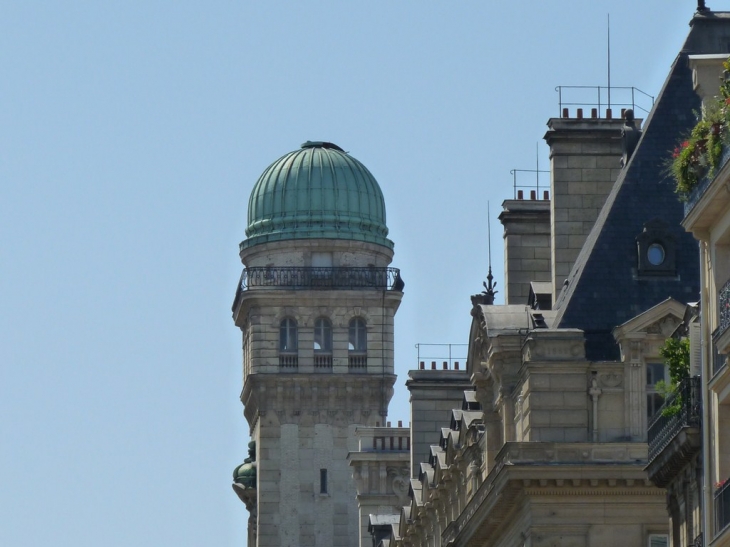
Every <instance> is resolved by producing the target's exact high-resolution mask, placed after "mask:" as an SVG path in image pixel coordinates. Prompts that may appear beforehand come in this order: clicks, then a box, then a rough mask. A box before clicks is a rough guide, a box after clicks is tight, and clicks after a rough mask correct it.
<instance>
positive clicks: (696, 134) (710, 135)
mask: <svg viewBox="0 0 730 547" xmlns="http://www.w3.org/2000/svg"><path fill="white" fill-rule="evenodd" d="M723 67H724V69H725V72H724V74H723V78H722V83H721V85H720V95H719V96H718V97H716V100H715V101H714V102H712V103H710V104H708V105H706V106H705V112H704V116H702V117H701V119H698V121H697V124H696V125H695V126H694V127H693V128H692V131H691V132H690V134H689V136H688V137H686V138H685V139H683V140H682V142H681V143H680V144H679V145H677V146H675V147H674V150H673V151H672V159H671V162H670V163H669V171H670V173H671V174H672V176H673V177H674V180H675V182H676V192H677V193H678V194H679V195H680V196H681V199H683V200H686V199H687V197H688V195H689V194H690V192H692V190H694V188H695V187H696V186H697V183H698V182H699V181H700V180H701V179H702V178H703V177H704V176H712V175H713V173H714V172H715V170H716V169H717V168H718V167H719V166H720V159H721V158H722V152H723V149H724V147H725V145H726V144H728V143H729V142H730V134H729V133H730V131H728V127H729V126H730V59H728V60H726V61H725V62H724V63H723ZM698 118H700V116H698Z"/></svg>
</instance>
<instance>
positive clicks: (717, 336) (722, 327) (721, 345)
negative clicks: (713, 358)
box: [712, 279, 730, 353]
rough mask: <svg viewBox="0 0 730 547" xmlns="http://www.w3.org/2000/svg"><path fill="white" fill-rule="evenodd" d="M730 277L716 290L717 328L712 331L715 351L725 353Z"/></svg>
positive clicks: (729, 335) (729, 338)
mask: <svg viewBox="0 0 730 547" xmlns="http://www.w3.org/2000/svg"><path fill="white" fill-rule="evenodd" d="M728 327H730V279H728V280H727V281H726V282H725V284H724V285H723V286H722V288H721V289H720V290H719V291H718V292H717V328H716V329H715V332H713V333H712V341H713V345H714V346H716V349H715V351H717V352H719V353H727V348H728V346H730V329H728Z"/></svg>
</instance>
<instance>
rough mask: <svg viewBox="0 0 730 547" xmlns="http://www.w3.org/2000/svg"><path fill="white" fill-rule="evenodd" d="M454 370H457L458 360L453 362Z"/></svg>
mask: <svg viewBox="0 0 730 547" xmlns="http://www.w3.org/2000/svg"><path fill="white" fill-rule="evenodd" d="M454 370H459V361H456V362H455V363H454Z"/></svg>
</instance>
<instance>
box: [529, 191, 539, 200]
mask: <svg viewBox="0 0 730 547" xmlns="http://www.w3.org/2000/svg"><path fill="white" fill-rule="evenodd" d="M530 199H533V200H534V199H537V194H536V193H535V190H530Z"/></svg>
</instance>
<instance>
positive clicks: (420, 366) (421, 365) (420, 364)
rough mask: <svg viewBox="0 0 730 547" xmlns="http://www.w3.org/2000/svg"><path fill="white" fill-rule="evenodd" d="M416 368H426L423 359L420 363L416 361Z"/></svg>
mask: <svg viewBox="0 0 730 547" xmlns="http://www.w3.org/2000/svg"><path fill="white" fill-rule="evenodd" d="M418 368H420V369H421V370H423V369H425V368H426V363H424V362H423V361H421V362H420V363H418Z"/></svg>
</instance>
